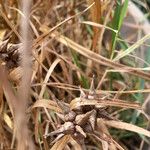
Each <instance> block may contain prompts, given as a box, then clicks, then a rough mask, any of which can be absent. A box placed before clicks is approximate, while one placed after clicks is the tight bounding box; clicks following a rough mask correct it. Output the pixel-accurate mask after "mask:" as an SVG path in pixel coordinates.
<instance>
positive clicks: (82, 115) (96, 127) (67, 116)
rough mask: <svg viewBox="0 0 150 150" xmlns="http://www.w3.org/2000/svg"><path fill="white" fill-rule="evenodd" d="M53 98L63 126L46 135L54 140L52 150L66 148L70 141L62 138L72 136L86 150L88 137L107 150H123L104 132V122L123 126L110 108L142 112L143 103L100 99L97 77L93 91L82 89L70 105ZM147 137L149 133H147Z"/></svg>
mask: <svg viewBox="0 0 150 150" xmlns="http://www.w3.org/2000/svg"><path fill="white" fill-rule="evenodd" d="M53 98H54V100H55V102H56V104H57V106H58V107H59V110H58V109H54V108H52V109H53V110H55V111H56V115H57V116H58V117H59V118H60V119H61V120H62V123H61V124H60V125H57V129H56V130H54V131H52V132H50V133H47V132H48V131H46V133H45V135H44V137H45V138H47V137H49V136H50V137H51V140H52V142H51V143H50V144H54V143H55V144H54V146H53V147H52V149H55V148H56V147H59V148H58V149H63V146H65V145H66V143H68V142H69V140H66V141H65V142H64V141H63V140H62V139H63V138H64V139H65V138H66V136H68V135H70V136H71V138H73V139H74V140H75V141H76V142H77V143H78V144H79V145H80V148H82V149H86V144H85V143H86V138H87V137H94V138H95V140H96V141H99V142H102V146H103V149H105V146H106V145H107V146H106V147H108V148H110V149H111V147H112V145H113V146H114V147H116V148H117V149H121V150H123V149H124V148H123V147H122V146H120V145H119V144H118V143H117V142H116V141H115V140H114V139H113V138H112V137H111V135H109V133H108V132H106V131H103V130H102V129H100V128H101V125H104V124H103V123H104V122H105V121H106V122H107V120H108V121H116V122H118V125H119V121H118V120H117V119H115V118H113V117H111V116H110V115H109V113H107V111H106V109H107V107H108V106H116V107H123V108H132V109H137V110H142V108H141V106H140V104H139V103H129V102H125V101H122V100H116V99H113V98H109V97H107V96H105V97H100V95H98V94H97V93H96V90H95V87H94V78H93V80H92V82H91V86H90V90H89V92H87V93H85V92H84V91H83V90H82V89H81V88H80V97H79V98H75V99H74V100H72V101H71V102H70V104H69V105H68V104H66V103H64V102H63V101H60V100H58V99H57V98H56V97H53ZM57 110H58V111H57ZM60 112H61V113H60ZM110 124H111V122H110ZM129 126H130V124H129ZM46 130H47V129H46ZM135 132H136V131H135ZM137 132H139V131H137ZM147 133H148V132H147ZM143 134H145V131H144V132H143ZM147 136H150V134H149V133H148V134H147ZM60 140H62V141H61V142H62V143H63V144H60ZM104 143H105V144H104ZM56 145H57V146H56ZM104 145H105V146H104Z"/></svg>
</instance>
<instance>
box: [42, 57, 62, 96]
mask: <svg viewBox="0 0 150 150" xmlns="http://www.w3.org/2000/svg"><path fill="white" fill-rule="evenodd" d="M60 61H61V60H60V59H56V60H55V61H54V62H53V63H52V65H51V67H50V68H49V70H48V72H47V74H46V77H45V79H44V84H43V85H42V89H41V92H40V94H39V98H42V97H43V94H44V92H45V89H46V83H47V82H48V80H49V77H50V76H51V74H52V72H53V70H54V68H55V67H56V65H57V64H58V63H59V62H60Z"/></svg>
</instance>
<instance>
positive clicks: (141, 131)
mask: <svg viewBox="0 0 150 150" xmlns="http://www.w3.org/2000/svg"><path fill="white" fill-rule="evenodd" d="M99 121H101V120H99V119H98V122H99ZM103 121H104V123H105V124H106V125H107V126H111V127H114V128H118V129H123V130H128V131H132V132H135V133H138V134H142V135H145V136H147V137H150V131H148V130H146V129H143V128H141V127H138V126H136V125H133V124H129V123H126V122H121V121H112V120H103Z"/></svg>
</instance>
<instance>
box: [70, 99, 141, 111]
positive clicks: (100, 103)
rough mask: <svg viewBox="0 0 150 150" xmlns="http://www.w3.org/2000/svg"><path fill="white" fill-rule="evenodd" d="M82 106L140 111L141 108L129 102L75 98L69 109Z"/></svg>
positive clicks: (137, 104)
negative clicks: (112, 107)
mask: <svg viewBox="0 0 150 150" xmlns="http://www.w3.org/2000/svg"><path fill="white" fill-rule="evenodd" d="M84 105H95V106H97V107H104V106H114V107H122V108H131V109H137V110H142V107H141V106H140V104H139V103H131V102H126V101H122V100H113V101H110V100H102V99H99V100H86V99H81V98H75V99H74V100H72V101H71V103H70V107H71V109H76V108H78V107H79V106H84Z"/></svg>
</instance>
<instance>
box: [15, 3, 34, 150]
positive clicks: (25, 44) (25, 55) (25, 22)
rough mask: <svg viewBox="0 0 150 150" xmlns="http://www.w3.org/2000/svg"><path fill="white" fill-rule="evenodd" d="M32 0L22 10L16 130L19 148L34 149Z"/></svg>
mask: <svg viewBox="0 0 150 150" xmlns="http://www.w3.org/2000/svg"><path fill="white" fill-rule="evenodd" d="M31 4H32V0H28V2H26V1H25V0H22V12H23V14H24V17H23V16H22V18H21V34H22V39H23V41H22V53H21V65H22V68H23V76H22V80H21V83H20V87H19V89H18V104H17V109H16V110H15V131H16V138H17V150H34V144H33V141H32V139H31V137H30V136H29V130H28V127H27V116H26V110H27V105H28V99H29V95H30V93H29V92H30V82H31V75H32V57H31V56H32V51H31V41H32V38H31V35H30V34H31V33H30V31H29V12H30V6H31Z"/></svg>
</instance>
